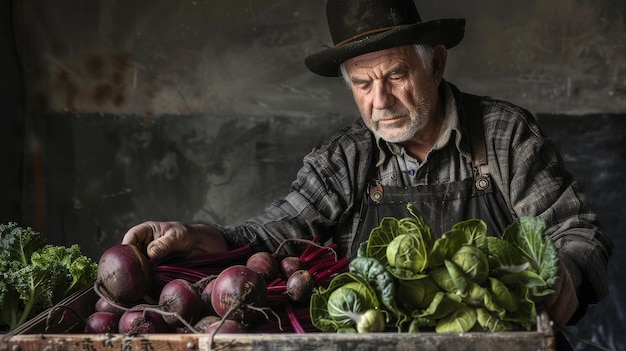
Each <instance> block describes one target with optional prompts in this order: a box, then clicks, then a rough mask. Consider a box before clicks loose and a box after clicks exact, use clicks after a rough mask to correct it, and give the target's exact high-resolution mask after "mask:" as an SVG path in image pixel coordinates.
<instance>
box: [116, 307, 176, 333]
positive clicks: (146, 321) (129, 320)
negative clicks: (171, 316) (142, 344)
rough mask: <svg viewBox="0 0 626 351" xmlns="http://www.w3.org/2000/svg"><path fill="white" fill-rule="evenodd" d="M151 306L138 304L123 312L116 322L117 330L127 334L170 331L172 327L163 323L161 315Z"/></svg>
mask: <svg viewBox="0 0 626 351" xmlns="http://www.w3.org/2000/svg"><path fill="white" fill-rule="evenodd" d="M153 308H154V306H150V305H146V304H139V305H137V306H135V307H133V308H131V309H129V310H127V311H126V312H124V314H122V316H121V317H120V321H119V324H118V329H119V332H120V333H123V334H129V335H136V334H149V333H167V332H172V331H173V330H174V328H173V327H172V326H170V325H169V324H167V323H165V320H163V316H162V315H161V314H160V313H158V312H157V311H154V310H153Z"/></svg>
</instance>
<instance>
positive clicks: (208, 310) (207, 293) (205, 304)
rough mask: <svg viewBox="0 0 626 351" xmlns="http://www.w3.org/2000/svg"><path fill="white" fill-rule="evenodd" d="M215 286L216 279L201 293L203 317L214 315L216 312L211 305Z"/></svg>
mask: <svg viewBox="0 0 626 351" xmlns="http://www.w3.org/2000/svg"><path fill="white" fill-rule="evenodd" d="M214 286H215V279H213V280H211V281H209V282H208V283H207V284H206V285H205V286H204V289H202V292H201V293H200V299H201V300H202V313H201V314H202V315H203V316H207V315H214V314H216V313H215V310H214V309H213V305H212V304H211V294H212V293H213V287H214Z"/></svg>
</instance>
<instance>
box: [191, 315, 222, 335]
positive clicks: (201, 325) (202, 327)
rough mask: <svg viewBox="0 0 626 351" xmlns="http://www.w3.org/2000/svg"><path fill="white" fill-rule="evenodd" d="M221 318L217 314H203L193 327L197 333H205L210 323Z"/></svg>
mask: <svg viewBox="0 0 626 351" xmlns="http://www.w3.org/2000/svg"><path fill="white" fill-rule="evenodd" d="M221 320H222V319H221V318H220V317H218V316H211V315H210V316H204V317H202V319H200V320H199V321H198V322H197V323H196V324H195V325H194V326H193V328H194V329H195V330H196V331H197V332H199V333H206V331H207V329H208V328H209V327H210V326H211V324H213V323H215V322H219V321H221Z"/></svg>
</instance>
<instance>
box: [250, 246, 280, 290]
mask: <svg viewBox="0 0 626 351" xmlns="http://www.w3.org/2000/svg"><path fill="white" fill-rule="evenodd" d="M246 267H248V268H250V269H252V270H253V271H255V272H257V273H259V274H260V275H261V276H263V279H265V282H267V283H269V282H271V281H272V280H274V279H276V278H277V277H278V260H277V259H276V256H274V255H272V254H270V253H268V252H256V253H254V254H252V256H250V257H249V258H248V260H247V261H246Z"/></svg>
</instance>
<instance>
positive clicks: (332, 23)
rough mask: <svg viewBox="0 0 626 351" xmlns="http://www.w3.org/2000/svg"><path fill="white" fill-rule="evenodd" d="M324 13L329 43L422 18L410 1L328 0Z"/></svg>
mask: <svg viewBox="0 0 626 351" xmlns="http://www.w3.org/2000/svg"><path fill="white" fill-rule="evenodd" d="M326 16H327V19H328V27H329V30H330V35H331V37H332V39H333V44H335V45H338V44H342V43H345V42H349V41H351V38H358V37H361V36H362V35H364V34H365V33H371V32H376V31H381V30H385V29H391V28H393V27H396V26H400V25H407V24H414V23H417V22H421V21H422V19H421V17H420V15H419V13H418V12H417V8H416V7H415V3H414V2H413V0H329V1H328V3H327V4H326Z"/></svg>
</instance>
